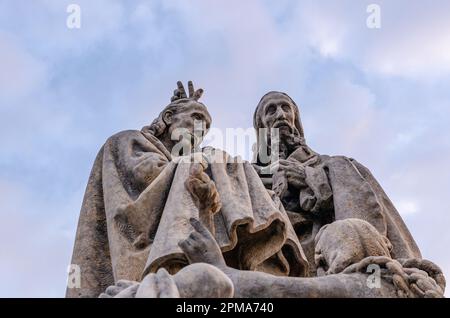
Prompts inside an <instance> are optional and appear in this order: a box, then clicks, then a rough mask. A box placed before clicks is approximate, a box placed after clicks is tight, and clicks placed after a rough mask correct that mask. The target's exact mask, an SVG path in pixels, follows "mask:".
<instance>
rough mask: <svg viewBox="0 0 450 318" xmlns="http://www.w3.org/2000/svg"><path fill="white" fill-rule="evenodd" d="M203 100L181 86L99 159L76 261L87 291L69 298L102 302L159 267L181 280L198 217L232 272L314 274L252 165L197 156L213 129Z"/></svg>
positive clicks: (216, 153)
mask: <svg viewBox="0 0 450 318" xmlns="http://www.w3.org/2000/svg"><path fill="white" fill-rule="evenodd" d="M201 93H202V90H197V91H195V90H194V87H193V84H192V82H189V96H187V94H186V92H185V90H184V87H183V85H182V84H181V83H180V82H179V83H178V88H177V89H176V90H175V92H174V96H173V97H172V99H171V103H170V104H169V105H168V106H167V107H165V108H164V109H163V111H162V112H161V113H160V115H159V116H158V118H157V119H155V120H154V121H153V123H152V124H151V125H150V126H147V127H144V128H143V129H142V130H140V131H137V130H129V131H123V132H120V133H118V134H116V135H114V136H112V137H110V138H109V139H108V140H107V141H106V143H105V144H104V145H103V147H102V148H101V150H100V151H99V153H98V155H97V158H96V160H95V163H94V166H93V168H92V172H91V175H90V178H89V182H88V185H87V188H86V192H85V196H84V200H83V204H82V207H81V212H80V218H79V223H78V229H77V234H76V239H75V246H74V251H73V256H72V264H73V265H77V266H79V268H80V271H81V287H80V288H68V289H67V296H68V297H97V296H99V295H100V294H101V293H102V292H104V291H105V290H106V289H107V288H108V287H109V286H114V285H115V284H116V283H118V282H121V281H141V280H142V279H143V278H144V277H146V275H147V274H152V273H157V272H158V270H159V269H160V268H164V269H165V270H166V271H167V272H168V273H169V274H176V273H177V272H178V271H180V270H181V269H182V268H183V267H185V266H187V265H188V264H189V262H188V259H187V257H186V255H185V253H184V252H183V250H182V249H181V248H180V247H179V246H178V243H179V241H181V240H184V239H186V238H187V237H188V236H189V233H190V232H191V231H192V227H191V225H190V224H189V219H190V218H196V219H199V220H201V221H202V222H203V223H204V224H205V226H207V228H208V230H209V231H210V232H211V233H213V234H214V237H215V240H216V241H217V243H218V245H219V246H220V249H221V251H222V253H223V257H224V258H225V259H226V260H227V263H228V264H229V265H230V266H231V267H234V268H237V269H240V270H258V271H263V272H267V273H271V274H275V275H281V276H304V275H306V273H307V271H308V263H307V261H306V256H305V255H304V253H303V250H302V248H301V245H300V242H299V241H298V238H297V236H296V234H295V231H294V229H293V227H292V225H291V223H290V221H289V218H288V216H287V214H286V212H285V211H284V209H283V206H282V204H281V202H280V200H278V198H277V197H276V196H275V195H274V194H271V193H269V192H268V191H267V190H266V189H265V187H264V185H263V184H262V182H261V181H260V178H259V176H258V174H257V173H256V171H255V170H254V168H253V167H252V165H251V164H250V163H249V162H241V161H239V160H235V158H232V157H231V156H229V155H228V154H226V153H224V152H222V151H220V150H216V149H211V148H208V149H198V145H199V144H200V142H201V140H202V137H203V135H204V134H205V133H206V132H207V130H208V129H209V126H210V124H211V117H210V115H209V113H208V110H207V108H206V106H205V105H204V104H202V103H200V102H199V101H198V99H199V98H200V96H201ZM198 122H200V125H197V123H198ZM196 126H200V133H199V132H198V131H197V129H196Z"/></svg>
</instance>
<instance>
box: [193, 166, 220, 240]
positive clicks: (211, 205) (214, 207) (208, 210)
mask: <svg viewBox="0 0 450 318" xmlns="http://www.w3.org/2000/svg"><path fill="white" fill-rule="evenodd" d="M204 169H205V166H204V165H203V164H201V163H196V162H194V163H192V165H191V168H190V171H189V177H188V179H187V180H186V183H185V186H186V188H187V190H188V191H189V193H190V194H191V196H192V199H193V200H194V203H195V205H196V206H197V207H198V210H199V218H200V221H201V222H202V223H203V224H204V225H205V226H206V227H207V228H208V230H209V231H210V232H211V233H213V234H214V232H215V229H214V214H215V213H217V212H218V211H219V210H220V208H221V206H222V205H221V202H220V197H219V193H218V192H217V189H216V185H215V184H214V182H213V181H212V180H211V179H210V178H209V176H208V175H207V174H206V173H205V172H204Z"/></svg>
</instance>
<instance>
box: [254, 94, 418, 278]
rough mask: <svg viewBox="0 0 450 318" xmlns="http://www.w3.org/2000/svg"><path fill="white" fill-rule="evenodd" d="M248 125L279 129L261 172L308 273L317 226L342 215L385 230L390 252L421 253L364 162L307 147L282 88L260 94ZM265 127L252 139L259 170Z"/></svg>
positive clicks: (312, 269)
mask: <svg viewBox="0 0 450 318" xmlns="http://www.w3.org/2000/svg"><path fill="white" fill-rule="evenodd" d="M254 127H255V129H256V130H257V131H258V130H259V129H261V128H268V129H273V128H278V129H279V135H280V136H279V153H280V160H279V161H278V162H275V163H274V164H272V167H271V168H272V170H276V171H275V172H274V173H273V174H267V173H266V172H265V173H266V174H262V175H261V177H262V178H263V181H264V182H265V184H266V186H267V187H269V188H271V189H273V190H274V191H275V192H276V193H277V195H278V196H279V197H280V199H281V201H282V203H283V205H284V207H285V209H286V211H287V213H288V215H289V217H290V220H291V222H292V224H293V225H294V229H295V230H296V232H297V235H298V237H299V240H300V242H301V243H302V246H303V249H304V251H305V253H306V256H307V258H308V261H309V263H310V265H312V266H310V275H312V276H314V275H315V267H314V265H313V264H314V238H315V237H316V235H317V233H318V232H319V230H320V228H321V227H322V226H323V225H325V224H328V223H331V222H333V221H336V220H343V219H347V218H358V219H362V220H365V221H367V222H369V223H370V224H371V225H372V226H374V227H375V228H376V229H377V230H378V232H379V233H380V234H381V235H384V236H386V237H387V238H388V239H389V241H390V242H391V243H392V251H391V255H392V257H394V258H396V259H397V258H420V257H421V254H420V251H419V249H418V247H417V245H416V243H415V242H414V239H413V237H412V236H411V234H410V232H409V231H408V229H407V227H406V225H405V224H404V222H403V220H402V219H401V217H400V215H399V213H398V212H397V210H396V209H395V207H394V205H393V204H392V202H391V201H390V200H389V198H388V197H387V195H386V194H385V192H384V191H383V189H382V188H381V186H380V184H379V183H378V182H377V181H376V179H375V178H374V177H373V176H372V174H371V173H370V171H369V170H368V169H367V168H366V167H364V166H363V165H362V164H360V163H359V162H357V161H356V160H355V159H352V158H347V157H344V156H327V155H320V154H317V153H316V152H314V151H313V150H312V149H311V148H310V147H308V145H307V144H306V142H305V136H304V132H303V127H302V124H301V120H300V112H299V109H298V107H297V105H296V104H295V102H294V101H293V100H292V99H291V98H290V97H289V96H288V95H287V94H285V93H281V92H269V93H267V94H266V95H264V96H263V97H262V98H261V100H260V102H259V104H258V106H257V108H256V110H255V114H254ZM267 132H268V135H267V136H262V137H265V138H261V137H258V142H257V144H258V145H257V148H258V150H259V151H258V156H257V158H256V161H257V163H256V165H255V167H256V169H257V170H258V171H260V174H261V171H262V166H263V164H262V163H261V159H260V156H259V154H261V153H264V152H263V150H265V148H268V152H269V153H270V151H271V133H270V130H267ZM258 136H259V135H258ZM273 166H275V167H273Z"/></svg>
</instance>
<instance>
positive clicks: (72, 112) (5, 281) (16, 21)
mask: <svg viewBox="0 0 450 318" xmlns="http://www.w3.org/2000/svg"><path fill="white" fill-rule="evenodd" d="M71 3H76V4H79V5H80V8H81V28H80V29H69V28H67V26H66V19H67V17H68V13H67V12H66V8H67V6H68V5H69V4H71ZM371 3H376V4H378V5H379V6H380V8H381V28H379V29H371V28H368V27H367V24H366V20H367V17H368V16H369V14H368V13H367V12H366V9H367V6H368V5H369V4H371ZM449 15H450V2H449V1H444V0H442V1H439V0H436V1H433V2H428V3H426V4H425V3H424V2H423V1H419V0H415V1H411V0H409V1H406V0H405V1H403V0H395V1H392V0H390V1H375V0H371V1H317V0H314V1H299V0H292V1H291V0H281V1H280V0H278V1H257V0H247V1H237V0H233V1H230V0H227V1H225V0H224V1H218V0H216V1H200V0H195V1H184V0H178V1H176V0H166V1H158V0H152V1H138V0H136V1H125V0H124V1H114V0H86V1H81V0H71V1H65V0H40V1H38V0H36V1H26V0H14V1H13V0H0V224H1V225H2V229H1V230H0V242H1V243H0V278H1V282H2V283H1V284H0V296H3V297H5V296H19V297H23V296H31V297H46V296H52V297H53V296H54V297H62V296H64V292H65V284H66V282H65V279H66V268H67V265H68V264H69V262H70V257H71V253H72V246H73V241H74V236H75V230H76V224H77V220H78V213H79V208H80V206H81V201H82V197H83V192H84V189H85V186H86V182H87V178H88V175H89V172H90V169H91V165H92V163H93V160H94V158H95V156H96V153H97V151H98V150H99V148H100V147H101V145H102V143H103V142H104V141H105V140H106V138H108V137H109V136H110V135H112V134H114V133H116V132H118V131H120V130H125V129H140V128H141V127H142V126H144V125H146V124H148V123H149V122H151V121H152V119H153V118H154V117H156V115H157V114H158V113H159V111H160V110H161V109H162V108H163V107H164V106H166V105H167V103H168V101H169V99H170V96H171V95H172V92H173V89H174V88H175V83H176V81H177V80H182V81H184V82H185V81H187V80H189V79H192V80H194V82H195V83H196V84H197V85H198V86H200V87H203V88H204V89H205V95H204V98H203V102H204V103H205V104H206V105H207V106H208V107H209V110H210V112H211V114H212V117H213V127H215V128H216V129H220V130H221V131H225V129H226V128H243V129H247V128H249V127H251V125H252V114H253V110H254V108H255V106H256V104H257V102H258V101H259V98H260V97H261V96H262V95H263V94H264V93H265V92H267V91H269V90H281V91H285V92H287V93H288V94H289V95H290V96H291V97H292V98H293V99H294V100H295V101H296V102H297V103H298V105H299V106H300V110H301V114H302V120H303V124H304V128H305V133H306V138H307V142H308V144H309V145H310V146H311V147H312V148H313V149H315V150H316V151H317V152H319V153H323V154H343V155H347V156H349V157H354V158H356V159H358V160H359V161H360V162H362V163H363V164H365V165H366V166H368V167H369V168H370V169H371V171H372V172H373V174H374V175H375V176H376V177H377V179H378V180H379V181H380V183H381V184H382V186H383V188H384V189H385V190H386V192H387V194H388V195H389V196H390V198H391V199H392V200H393V201H394V203H395V205H396V206H397V208H398V210H399V211H400V213H401V215H402V216H403V218H404V220H405V222H406V223H407V225H408V227H409V229H410V231H411V232H412V234H413V236H414V237H415V239H416V241H417V243H418V245H419V247H420V248H421V250H422V254H423V256H424V257H425V258H427V259H430V260H432V261H434V262H436V263H437V264H439V265H440V266H441V267H442V268H443V270H444V272H446V273H447V276H448V277H450V253H449V247H448V246H449V245H450V231H449V227H450V202H449V201H447V199H448V198H449V196H450V168H449V165H450V138H449V127H450V90H449V86H450V19H449V18H448V17H449ZM210 142H211V143H212V144H214V145H217V146H221V147H222V148H227V150H229V151H230V152H231V153H240V154H241V155H242V156H244V157H246V158H249V157H250V153H249V147H250V146H248V147H244V146H241V147H231V148H232V149H231V148H230V147H229V145H227V144H224V145H221V143H222V144H223V142H221V140H218V139H217V138H216V139H211V140H210ZM447 295H449V296H450V294H449V292H447Z"/></svg>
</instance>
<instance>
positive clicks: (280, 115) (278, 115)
mask: <svg viewBox="0 0 450 318" xmlns="http://www.w3.org/2000/svg"><path fill="white" fill-rule="evenodd" d="M275 118H276V119H286V114H285V113H284V111H283V109H282V108H281V107H277V111H276V113H275Z"/></svg>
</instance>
